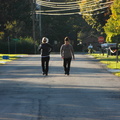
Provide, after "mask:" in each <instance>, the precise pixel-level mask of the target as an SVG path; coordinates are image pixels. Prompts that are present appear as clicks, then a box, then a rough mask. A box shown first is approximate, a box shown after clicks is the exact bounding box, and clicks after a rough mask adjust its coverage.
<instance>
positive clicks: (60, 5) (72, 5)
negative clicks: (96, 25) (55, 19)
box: [36, 0, 113, 15]
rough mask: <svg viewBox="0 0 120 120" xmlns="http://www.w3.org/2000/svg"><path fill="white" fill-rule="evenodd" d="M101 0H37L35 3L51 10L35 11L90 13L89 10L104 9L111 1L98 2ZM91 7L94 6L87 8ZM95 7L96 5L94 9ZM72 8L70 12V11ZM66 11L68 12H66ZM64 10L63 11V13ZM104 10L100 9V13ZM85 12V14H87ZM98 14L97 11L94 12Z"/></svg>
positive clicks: (45, 13) (45, 12) (60, 13)
mask: <svg viewBox="0 0 120 120" xmlns="http://www.w3.org/2000/svg"><path fill="white" fill-rule="evenodd" d="M100 2H101V0H99V1H96V2H94V1H90V2H87V3H85V5H84V3H82V2H81V1H75V2H46V1H42V0H37V3H38V4H40V5H41V6H43V7H47V8H50V9H51V10H49V9H48V10H41V11H36V13H37V14H42V15H73V14H84V15H85V13H87V14H89V15H90V14H91V12H95V11H98V10H104V9H105V8H108V7H109V5H110V4H112V3H113V1H110V2H105V3H100ZM91 7H95V8H94V9H92V10H88V9H89V8H91ZM96 7H98V8H97V9H96ZM80 8H81V9H82V10H83V12H81V13H80V12H78V10H80ZM71 10H72V12H71ZM73 10H74V11H75V10H77V12H73ZM66 11H68V12H66ZM63 12H65V13H63ZM103 12H104V11H100V12H99V14H100V13H103ZM87 14H86V15H87ZM95 14H98V13H94V15H95Z"/></svg>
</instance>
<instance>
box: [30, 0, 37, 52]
mask: <svg viewBox="0 0 120 120" xmlns="http://www.w3.org/2000/svg"><path fill="white" fill-rule="evenodd" d="M31 5H32V21H33V40H34V54H36V37H35V9H36V0H32V3H31Z"/></svg>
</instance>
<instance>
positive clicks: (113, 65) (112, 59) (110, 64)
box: [91, 53, 120, 76]
mask: <svg viewBox="0 0 120 120" xmlns="http://www.w3.org/2000/svg"><path fill="white" fill-rule="evenodd" d="M91 55H92V56H94V58H96V59H99V60H100V62H101V63H104V64H106V66H107V68H109V69H114V70H120V56H119V62H118V63H117V62H116V56H109V57H107V54H105V55H104V56H103V55H102V54H96V53H93V54H91ZM113 74H115V75H117V76H120V71H119V72H114V73H113Z"/></svg>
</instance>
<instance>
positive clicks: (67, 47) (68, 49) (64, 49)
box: [60, 37, 75, 75]
mask: <svg viewBox="0 0 120 120" xmlns="http://www.w3.org/2000/svg"><path fill="white" fill-rule="evenodd" d="M60 54H61V57H62V59H63V67H64V71H65V75H69V72H70V64H71V60H72V58H73V59H75V56H74V50H73V47H72V45H71V44H70V40H69V38H68V37H65V38H64V44H63V45H62V46H61V48H60Z"/></svg>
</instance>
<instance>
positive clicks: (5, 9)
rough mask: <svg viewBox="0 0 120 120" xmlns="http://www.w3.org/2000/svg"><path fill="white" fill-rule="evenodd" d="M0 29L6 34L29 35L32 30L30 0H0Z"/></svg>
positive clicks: (13, 35)
mask: <svg viewBox="0 0 120 120" xmlns="http://www.w3.org/2000/svg"><path fill="white" fill-rule="evenodd" d="M0 3H1V4H0V18H1V19H0V25H1V28H0V31H3V32H4V33H5V34H4V37H5V38H6V37H7V36H8V35H9V36H12V37H16V36H18V37H19V36H30V35H31V32H30V30H28V29H31V31H32V22H31V4H30V0H10V1H8V0H4V1H3V0H0Z"/></svg>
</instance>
